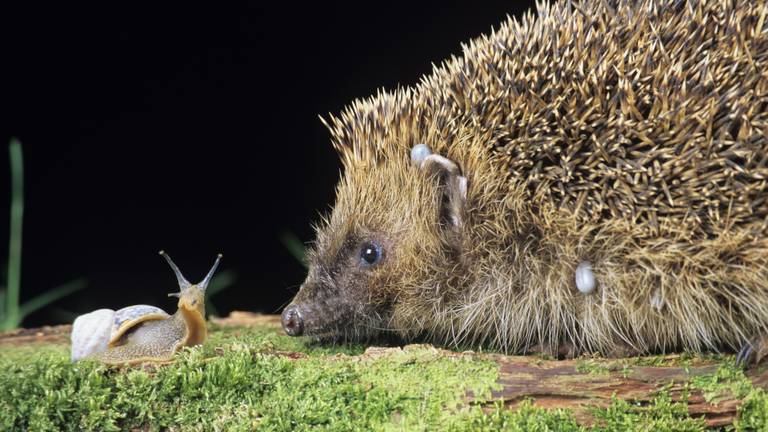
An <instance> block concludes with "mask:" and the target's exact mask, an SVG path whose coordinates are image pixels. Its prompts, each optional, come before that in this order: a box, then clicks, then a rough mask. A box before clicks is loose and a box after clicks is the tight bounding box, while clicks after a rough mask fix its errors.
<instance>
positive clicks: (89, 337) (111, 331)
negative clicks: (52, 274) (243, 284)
mask: <svg viewBox="0 0 768 432" xmlns="http://www.w3.org/2000/svg"><path fill="white" fill-rule="evenodd" d="M160 255H162V256H163V257H165V259H166V260H167V261H168V264H169V265H170V266H171V269H172V270H173V272H174V273H175V274H176V279H178V281H179V288H180V291H179V292H178V293H172V294H168V296H169V297H178V298H179V303H178V310H177V311H176V313H174V314H173V315H169V314H167V313H166V312H165V311H163V310H162V309H160V308H158V307H155V306H148V305H134V306H128V307H124V308H122V309H120V310H118V311H113V310H111V309H99V310H95V311H93V312H90V313H87V314H85V315H81V316H79V317H77V319H75V322H74V324H73V325H72V361H73V362H75V361H78V360H80V359H82V358H92V359H96V360H100V361H102V362H104V363H107V364H135V363H141V362H159V363H164V362H170V361H172V359H173V355H174V354H175V353H176V351H178V350H179V348H181V347H183V346H194V345H199V344H202V343H203V342H205V338H206V336H207V330H206V327H205V289H206V287H207V286H208V283H209V282H210V281H211V277H212V276H213V273H214V271H216V267H218V265H219V261H220V260H221V256H222V255H221V254H219V255H218V257H217V258H216V262H215V263H213V267H211V270H210V271H209V272H208V274H207V275H206V276H205V278H204V279H203V280H202V281H201V282H199V283H197V284H191V283H189V282H188V281H187V280H186V279H185V278H184V276H182V274H181V272H180V271H179V268H178V267H176V264H174V263H173V260H171V257H170V256H168V254H166V253H165V252H163V251H160Z"/></svg>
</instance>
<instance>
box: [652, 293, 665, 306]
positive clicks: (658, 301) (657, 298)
mask: <svg viewBox="0 0 768 432" xmlns="http://www.w3.org/2000/svg"><path fill="white" fill-rule="evenodd" d="M651 307H652V308H654V309H656V310H657V311H660V310H661V309H662V308H663V307H664V297H662V295H661V290H660V289H658V288H656V291H654V292H653V295H651Z"/></svg>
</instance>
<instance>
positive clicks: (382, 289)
mask: <svg viewBox="0 0 768 432" xmlns="http://www.w3.org/2000/svg"><path fill="white" fill-rule="evenodd" d="M416 153H417V156H420V159H419V160H414V161H413V162H411V161H409V160H408V159H407V158H406V157H399V158H390V159H388V160H387V161H386V162H382V163H380V164H377V165H374V166H369V165H365V164H361V165H359V166H355V165H352V166H348V167H347V170H346V172H345V175H344V178H343V179H342V181H341V183H340V184H339V187H338V189H337V200H336V204H335V205H334V209H333V212H332V214H331V216H330V218H329V219H327V220H325V221H324V223H323V226H321V227H320V228H319V229H318V231H317V241H316V243H315V247H314V248H313V249H312V250H311V251H310V252H309V253H308V261H309V264H310V270H309V274H308V276H307V279H306V281H305V282H304V284H303V285H302V287H301V289H300V290H299V293H298V294H297V295H296V297H295V298H294V299H293V301H292V302H291V304H290V305H289V306H288V307H286V309H285V311H284V312H283V327H284V329H285V331H286V332H287V333H288V334H289V335H294V336H296V335H302V334H303V335H310V336H316V337H321V338H326V337H330V338H339V339H345V340H361V339H365V338H368V337H371V336H375V335H377V334H379V333H380V332H382V331H387V330H400V329H394V328H392V322H393V313H395V311H396V310H397V309H398V307H399V304H398V303H399V301H400V299H401V298H403V297H407V296H404V293H406V292H408V293H422V294H423V291H424V290H425V289H424V281H425V280H428V279H430V275H432V276H433V275H434V274H440V273H443V274H445V273H447V272H446V266H452V264H451V259H452V258H451V256H455V255H456V254H451V253H450V248H451V245H452V244H453V243H454V240H455V237H456V235H457V233H458V232H459V231H460V227H461V219H462V211H463V205H462V204H463V198H462V197H463V196H466V180H465V179H464V177H462V176H461V175H459V170H458V167H457V166H456V164H453V163H452V162H451V161H449V160H447V159H445V158H442V157H440V156H437V155H432V156H430V157H428V158H427V157H421V156H424V151H423V150H420V151H419V152H416ZM406 154H407V153H406ZM433 156H434V157H433ZM432 279H433V278H432Z"/></svg>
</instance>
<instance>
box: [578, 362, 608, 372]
mask: <svg viewBox="0 0 768 432" xmlns="http://www.w3.org/2000/svg"><path fill="white" fill-rule="evenodd" d="M610 371H611V368H610V366H609V365H608V364H606V363H605V362H600V361H597V360H595V359H592V358H580V359H578V360H577V361H576V372H579V373H583V374H591V375H602V374H607V373H609V372H610Z"/></svg>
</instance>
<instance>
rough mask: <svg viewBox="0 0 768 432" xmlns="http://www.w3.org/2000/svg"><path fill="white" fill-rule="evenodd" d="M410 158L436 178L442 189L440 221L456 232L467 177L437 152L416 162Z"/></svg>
mask: <svg viewBox="0 0 768 432" xmlns="http://www.w3.org/2000/svg"><path fill="white" fill-rule="evenodd" d="M422 145H423V144H422ZM414 149H415V147H414ZM427 152H428V150H427ZM412 153H413V151H412ZM411 160H412V161H413V162H414V164H416V165H417V166H419V168H421V169H422V170H423V171H424V172H425V173H427V175H430V176H432V175H434V176H435V177H436V178H437V181H438V183H439V184H440V187H441V188H442V189H443V200H442V203H441V207H442V208H441V211H440V214H441V219H442V222H444V223H445V224H446V225H447V226H449V227H450V228H451V230H452V231H454V232H458V231H459V229H460V228H461V225H462V223H463V221H464V207H465V204H466V202H467V178H466V177H464V176H463V175H461V170H460V169H459V166H458V165H456V163H455V162H453V161H452V160H450V159H448V158H446V157H443V156H440V155H439V154H432V153H431V152H428V153H427V155H426V156H424V157H423V158H421V160H420V161H418V162H417V161H416V158H412V159H411Z"/></svg>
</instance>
